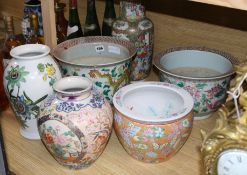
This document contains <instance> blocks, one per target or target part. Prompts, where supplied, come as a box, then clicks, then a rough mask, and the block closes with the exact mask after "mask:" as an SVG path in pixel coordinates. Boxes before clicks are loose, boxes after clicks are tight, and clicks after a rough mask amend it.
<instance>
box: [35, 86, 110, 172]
mask: <svg viewBox="0 0 247 175" xmlns="http://www.w3.org/2000/svg"><path fill="white" fill-rule="evenodd" d="M91 94H92V95H90V96H89V97H87V98H85V99H80V100H76V101H75V100H71V99H69V100H67V101H64V100H61V99H58V98H57V96H56V95H53V96H49V97H48V98H47V100H46V101H44V102H43V103H42V105H41V109H40V115H39V118H38V129H39V133H40V135H41V139H42V141H43V143H44V144H45V146H46V148H47V149H48V150H49V152H50V153H51V154H52V155H53V157H54V158H55V159H56V160H57V161H58V162H59V163H60V164H61V165H63V166H66V167H69V168H73V169H80V168H85V167H88V166H90V165H91V164H92V163H93V162H95V161H96V160H97V158H98V157H99V156H100V155H101V153H102V152H103V151H104V149H105V146H106V144H107V142H108V139H109V137H110V134H111V130H112V122H113V114H112V109H111V106H110V104H109V103H108V102H107V101H106V100H104V98H103V97H102V96H100V95H99V94H97V92H95V91H91Z"/></svg>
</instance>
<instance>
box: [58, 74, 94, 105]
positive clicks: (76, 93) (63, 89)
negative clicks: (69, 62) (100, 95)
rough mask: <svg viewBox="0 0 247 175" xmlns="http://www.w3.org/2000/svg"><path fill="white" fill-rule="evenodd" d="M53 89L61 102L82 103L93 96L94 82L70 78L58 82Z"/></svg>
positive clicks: (74, 77)
mask: <svg viewBox="0 0 247 175" xmlns="http://www.w3.org/2000/svg"><path fill="white" fill-rule="evenodd" d="M53 89H54V90H55V92H56V96H57V98H58V99H60V100H63V101H81V100H84V99H86V98H88V97H89V96H90V95H91V89H92V82H91V81H90V80H89V79H87V78H83V77H77V76H70V77H65V78H62V79H60V80H58V81H57V82H56V83H55V84H54V85H53Z"/></svg>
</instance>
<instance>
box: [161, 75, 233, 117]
mask: <svg viewBox="0 0 247 175" xmlns="http://www.w3.org/2000/svg"><path fill="white" fill-rule="evenodd" d="M161 81H165V82H168V83H171V84H175V85H177V86H179V87H182V88H184V89H185V90H186V91H188V92H189V93H190V95H191V96H192V97H193V99H194V108H193V109H194V112H195V113H196V117H197V115H200V116H201V115H203V114H205V115H206V114H208V113H210V112H212V111H215V110H216V109H217V108H218V107H219V106H220V105H221V104H222V103H223V101H224V100H225V97H226V91H227V89H228V86H229V82H230V78H225V79H221V80H214V81H206V80H205V81H198V80H195V81H193V80H186V79H183V80H182V79H179V78H175V77H171V76H169V77H168V76H166V75H164V74H162V75H161ZM200 116H198V117H200Z"/></svg>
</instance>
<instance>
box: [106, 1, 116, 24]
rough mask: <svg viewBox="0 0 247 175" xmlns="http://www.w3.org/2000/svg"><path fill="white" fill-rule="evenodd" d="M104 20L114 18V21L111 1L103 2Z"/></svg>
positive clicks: (112, 2) (114, 14) (114, 15)
mask: <svg viewBox="0 0 247 175" xmlns="http://www.w3.org/2000/svg"><path fill="white" fill-rule="evenodd" d="M104 18H114V19H115V18H116V13H115V8H114V1H113V0H105V13H104Z"/></svg>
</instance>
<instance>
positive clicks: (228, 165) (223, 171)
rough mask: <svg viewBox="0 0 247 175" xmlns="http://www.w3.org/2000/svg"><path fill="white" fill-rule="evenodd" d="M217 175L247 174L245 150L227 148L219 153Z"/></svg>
mask: <svg viewBox="0 0 247 175" xmlns="http://www.w3.org/2000/svg"><path fill="white" fill-rule="evenodd" d="M217 172H218V175H247V151H245V150H240V149H229V150H227V151H224V152H222V153H221V154H220V156H219V159H218V164H217Z"/></svg>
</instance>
